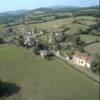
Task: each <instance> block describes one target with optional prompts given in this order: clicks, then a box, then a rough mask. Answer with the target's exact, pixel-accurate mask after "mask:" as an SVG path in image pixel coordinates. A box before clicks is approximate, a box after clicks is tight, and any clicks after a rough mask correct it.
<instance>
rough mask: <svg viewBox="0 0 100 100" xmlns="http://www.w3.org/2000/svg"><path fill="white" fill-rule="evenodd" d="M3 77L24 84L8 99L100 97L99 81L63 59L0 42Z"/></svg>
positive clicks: (95, 99)
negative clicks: (44, 56) (88, 76)
mask: <svg viewBox="0 0 100 100" xmlns="http://www.w3.org/2000/svg"><path fill="white" fill-rule="evenodd" d="M0 78H1V79H2V80H3V81H6V82H12V83H16V84H18V85H19V86H20V87H21V91H20V92H18V93H17V94H14V95H12V96H9V97H7V98H4V99H5V100H99V90H98V85H97V84H96V83H95V82H94V81H92V80H90V79H88V78H87V77H86V76H84V75H83V74H81V73H79V72H77V71H75V70H74V69H72V68H71V67H70V66H69V65H67V64H65V63H64V62H63V61H61V60H59V59H57V58H53V60H51V61H47V60H45V59H43V58H41V57H40V56H36V55H34V54H33V53H32V51H31V50H27V49H25V48H21V47H16V46H13V45H0Z"/></svg>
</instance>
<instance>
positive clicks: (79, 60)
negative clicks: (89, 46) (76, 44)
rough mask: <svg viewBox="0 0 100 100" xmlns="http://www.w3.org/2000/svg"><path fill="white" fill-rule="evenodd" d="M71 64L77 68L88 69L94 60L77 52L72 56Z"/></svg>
mask: <svg viewBox="0 0 100 100" xmlns="http://www.w3.org/2000/svg"><path fill="white" fill-rule="evenodd" d="M72 60H73V62H74V63H76V64H77V65H79V66H82V67H87V68H90V67H91V66H93V64H94V59H93V58H92V57H91V56H89V55H87V54H84V53H80V52H77V53H75V54H74V55H73V59H72Z"/></svg>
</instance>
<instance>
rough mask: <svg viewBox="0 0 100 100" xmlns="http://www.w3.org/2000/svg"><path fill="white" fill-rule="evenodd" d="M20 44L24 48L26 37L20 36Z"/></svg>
mask: <svg viewBox="0 0 100 100" xmlns="http://www.w3.org/2000/svg"><path fill="white" fill-rule="evenodd" d="M18 42H19V45H20V46H24V42H25V39H24V37H23V36H22V35H20V36H19V38H18Z"/></svg>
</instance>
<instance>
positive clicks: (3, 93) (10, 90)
mask: <svg viewBox="0 0 100 100" xmlns="http://www.w3.org/2000/svg"><path fill="white" fill-rule="evenodd" d="M20 89H21V88H20V87H19V86H17V85H16V84H15V83H9V82H3V81H1V80H0V97H8V96H10V95H12V94H15V93H17V92H19V91H20Z"/></svg>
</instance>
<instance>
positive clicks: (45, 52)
mask: <svg viewBox="0 0 100 100" xmlns="http://www.w3.org/2000/svg"><path fill="white" fill-rule="evenodd" d="M39 53H40V55H41V57H43V58H44V57H45V56H47V55H48V53H49V52H48V51H47V50H40V51H39Z"/></svg>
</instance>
